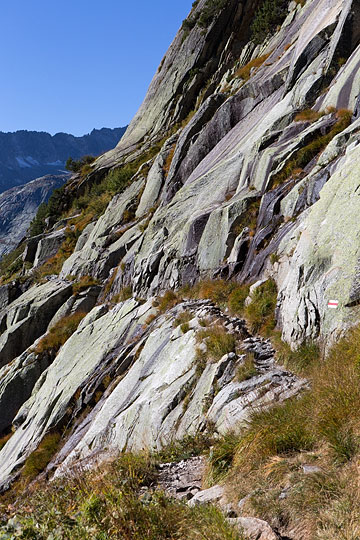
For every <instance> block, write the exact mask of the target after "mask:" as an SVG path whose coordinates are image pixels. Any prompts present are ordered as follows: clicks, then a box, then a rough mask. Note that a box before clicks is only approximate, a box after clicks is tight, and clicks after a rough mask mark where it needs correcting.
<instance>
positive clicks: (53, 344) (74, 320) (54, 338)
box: [35, 312, 86, 354]
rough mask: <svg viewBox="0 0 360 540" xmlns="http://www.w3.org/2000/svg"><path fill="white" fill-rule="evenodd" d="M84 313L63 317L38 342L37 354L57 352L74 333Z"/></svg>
mask: <svg viewBox="0 0 360 540" xmlns="http://www.w3.org/2000/svg"><path fill="white" fill-rule="evenodd" d="M85 315H86V313H84V312H78V313H74V315H69V316H67V317H63V318H62V319H60V321H58V322H57V323H56V324H55V325H54V326H53V327H52V328H51V329H50V331H49V332H48V333H47V334H46V335H45V336H44V337H43V338H41V340H40V341H39V343H38V344H37V345H36V347H35V352H36V353H37V354H40V353H43V352H45V351H49V350H52V351H54V352H57V351H58V350H59V349H60V347H61V346H62V345H64V343H65V342H66V341H67V340H68V339H69V337H70V336H72V334H73V333H74V332H75V331H76V329H77V327H78V326H79V324H80V322H81V321H82V319H83V318H84V317H85Z"/></svg>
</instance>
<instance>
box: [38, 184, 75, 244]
mask: <svg viewBox="0 0 360 540" xmlns="http://www.w3.org/2000/svg"><path fill="white" fill-rule="evenodd" d="M65 201H66V197H65V186H62V187H60V188H57V189H54V191H53V192H52V194H51V195H50V198H49V200H48V202H47V203H42V204H41V205H40V206H39V208H38V210H37V213H36V216H35V217H34V219H33V220H32V221H31V223H30V227H29V233H30V236H37V235H38V234H42V233H43V232H44V231H45V229H46V225H45V220H47V221H48V222H49V224H50V225H53V224H54V223H56V221H58V220H59V218H60V217H61V215H62V212H63V210H64V208H65Z"/></svg>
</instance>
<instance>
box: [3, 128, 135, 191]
mask: <svg viewBox="0 0 360 540" xmlns="http://www.w3.org/2000/svg"><path fill="white" fill-rule="evenodd" d="M125 130H126V128H115V129H110V128H102V129H93V130H92V131H91V132H90V133H89V134H87V135H83V136H81V137H75V136H74V135H70V134H68V133H56V134H55V135H50V134H49V133H46V132H44V131H42V132H39V131H28V130H18V131H16V132H8V133H4V132H0V190H1V191H5V190H6V189H9V188H11V187H14V186H15V185H19V184H24V183H26V182H28V181H29V180H33V179H35V178H39V177H40V176H44V175H45V174H62V173H64V172H66V171H65V163H66V160H67V159H68V158H69V157H72V158H74V159H78V158H80V157H81V156H83V155H85V154H93V155H94V156H97V155H99V154H100V153H102V152H104V151H105V150H107V149H110V148H112V147H113V146H114V145H115V144H117V142H118V141H119V140H120V138H121V137H122V135H123V134H124V132H125Z"/></svg>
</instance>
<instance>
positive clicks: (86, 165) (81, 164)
mask: <svg viewBox="0 0 360 540" xmlns="http://www.w3.org/2000/svg"><path fill="white" fill-rule="evenodd" d="M94 160H95V157H94V156H90V155H87V156H83V157H82V158H80V159H78V160H77V161H75V160H73V158H72V157H69V159H68V160H67V161H66V164H65V168H66V169H67V170H68V171H71V172H75V173H77V172H81V175H82V176H83V171H87V172H85V175H86V174H88V172H91V170H92V169H91V167H90V164H91V163H93V161H94Z"/></svg>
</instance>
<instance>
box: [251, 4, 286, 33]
mask: <svg viewBox="0 0 360 540" xmlns="http://www.w3.org/2000/svg"><path fill="white" fill-rule="evenodd" d="M287 5H288V2H287V1H286V0H263V1H262V3H261V5H260V7H259V8H258V10H257V12H256V13H255V16H254V19H253V22H252V25H251V38H252V40H253V41H254V42H255V43H261V42H262V41H264V39H265V38H266V37H267V36H268V35H269V34H270V32H272V31H274V30H275V28H276V27H277V26H278V25H281V24H282V23H283V21H284V20H285V18H286V15H287Z"/></svg>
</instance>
